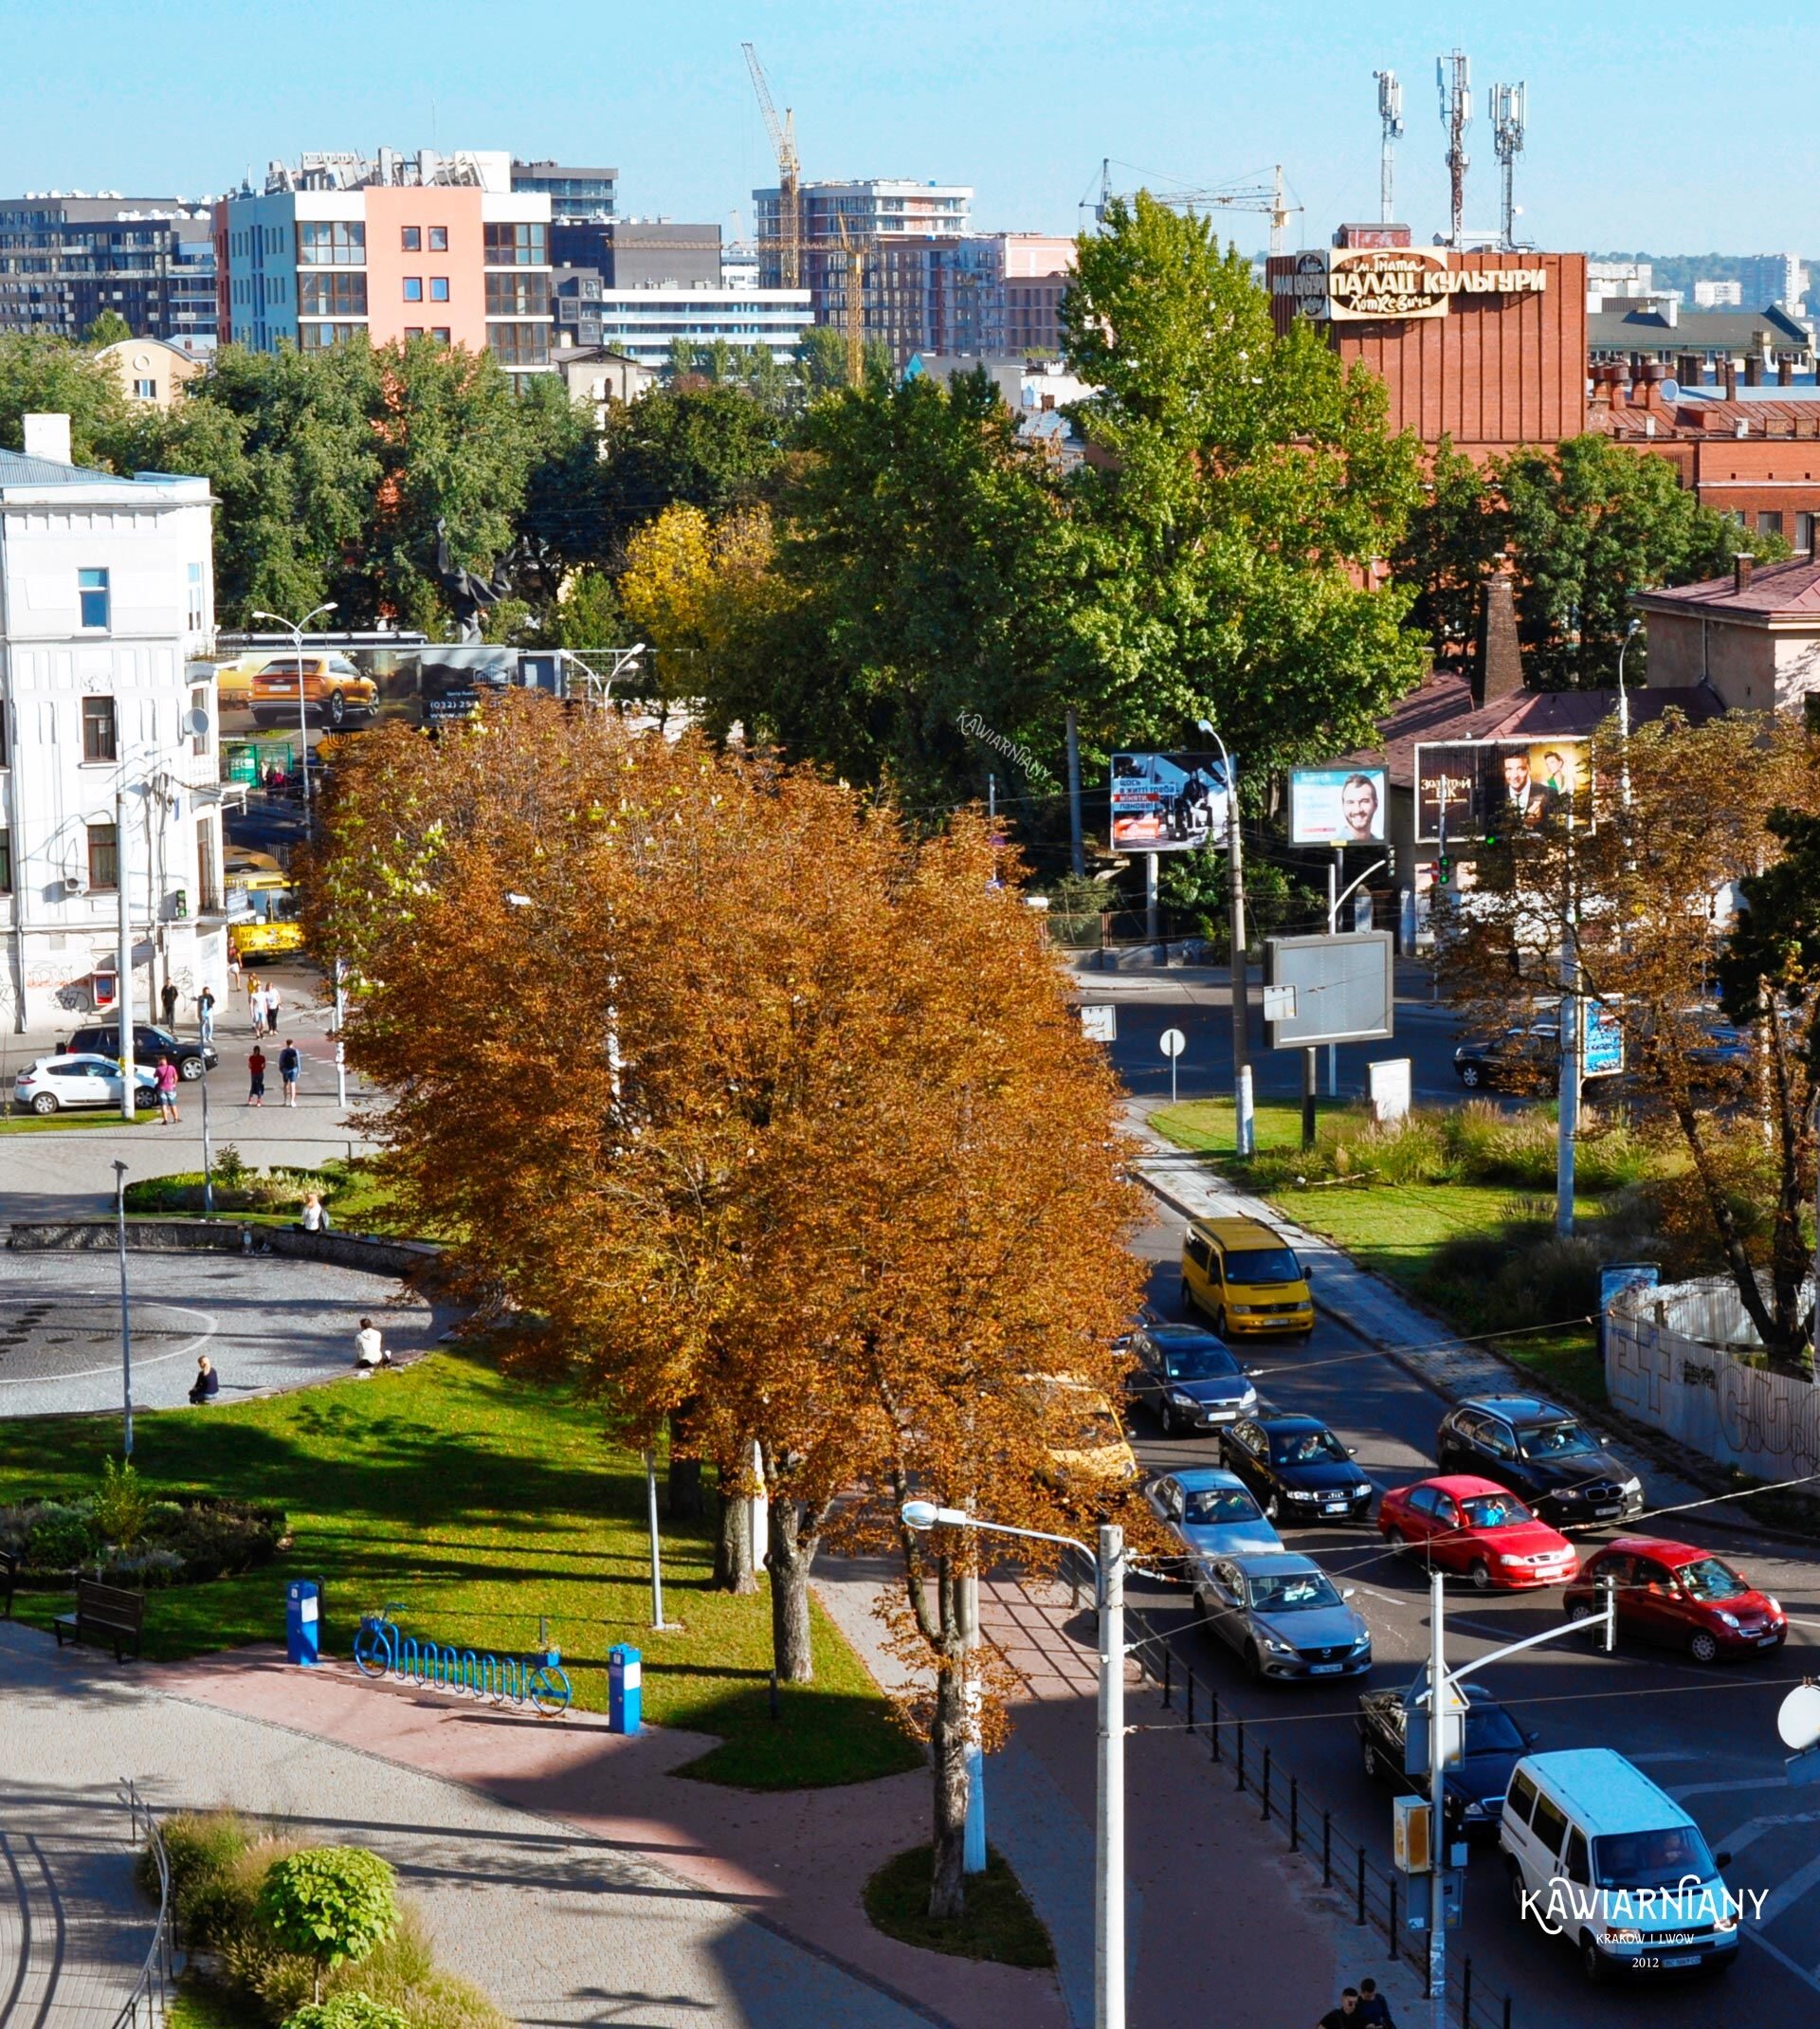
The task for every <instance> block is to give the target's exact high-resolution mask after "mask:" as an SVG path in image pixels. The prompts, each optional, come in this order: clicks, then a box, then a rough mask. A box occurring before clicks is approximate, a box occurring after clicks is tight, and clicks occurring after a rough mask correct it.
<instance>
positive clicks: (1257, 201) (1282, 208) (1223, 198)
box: [1093, 157, 1301, 254]
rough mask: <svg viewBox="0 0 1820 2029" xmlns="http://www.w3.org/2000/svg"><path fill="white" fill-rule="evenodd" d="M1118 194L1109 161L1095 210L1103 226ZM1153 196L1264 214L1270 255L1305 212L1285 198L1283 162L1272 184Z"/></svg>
mask: <svg viewBox="0 0 1820 2029" xmlns="http://www.w3.org/2000/svg"><path fill="white" fill-rule="evenodd" d="M1131 167H1133V165H1132V164H1131V163H1129V162H1121V163H1120V164H1119V168H1121V169H1130V168H1131ZM1140 174H1141V172H1140ZM1114 194H1115V193H1114V191H1113V188H1112V162H1111V159H1110V157H1107V158H1104V159H1102V160H1101V164H1100V201H1099V203H1098V204H1097V205H1095V206H1094V208H1093V215H1094V217H1095V218H1096V219H1097V220H1098V221H1099V223H1100V224H1101V225H1102V226H1103V225H1104V224H1105V222H1106V210H1107V207H1108V206H1110V205H1111V203H1112V201H1113V197H1114ZM1150 194H1151V196H1153V197H1154V198H1155V199H1156V202H1157V203H1158V204H1166V205H1169V206H1171V207H1173V208H1176V209H1180V210H1189V211H1193V210H1199V209H1200V208H1201V207H1202V206H1205V207H1207V208H1208V209H1209V210H1226V211H1257V212H1261V213H1262V214H1263V215H1264V216H1265V218H1267V219H1268V220H1269V221H1270V251H1271V252H1272V253H1273V254H1276V253H1282V252H1283V228H1285V227H1286V226H1287V225H1288V223H1289V217H1290V214H1291V213H1292V212H1295V211H1300V210H1301V206H1300V205H1299V204H1290V203H1288V202H1287V201H1286V200H1285V198H1284V196H1283V164H1282V163H1281V162H1279V163H1278V164H1277V165H1276V167H1275V169H1274V170H1273V171H1272V172H1271V176H1270V181H1269V182H1268V183H1226V184H1221V185H1220V186H1218V187H1217V188H1216V189H1213V190H1205V191H1152V192H1150Z"/></svg>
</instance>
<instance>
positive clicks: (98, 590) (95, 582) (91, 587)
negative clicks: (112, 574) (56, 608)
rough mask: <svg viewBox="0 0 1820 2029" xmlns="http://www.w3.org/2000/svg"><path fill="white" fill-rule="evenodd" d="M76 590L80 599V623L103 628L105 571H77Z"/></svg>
mask: <svg viewBox="0 0 1820 2029" xmlns="http://www.w3.org/2000/svg"><path fill="white" fill-rule="evenodd" d="M76 590H77V595H78V597H79V598H80V599H81V600H82V625H83V626H84V627H102V628H104V627H105V626H106V625H107V573H106V572H105V571H78V572H77V574H76Z"/></svg>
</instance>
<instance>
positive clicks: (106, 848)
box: [84, 824, 120, 891]
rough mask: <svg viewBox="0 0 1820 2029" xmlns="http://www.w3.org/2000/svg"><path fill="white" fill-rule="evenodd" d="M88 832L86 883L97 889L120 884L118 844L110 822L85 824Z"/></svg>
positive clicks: (114, 886)
mask: <svg viewBox="0 0 1820 2029" xmlns="http://www.w3.org/2000/svg"><path fill="white" fill-rule="evenodd" d="M84 829H85V830H86V831H87V832H88V885H89V887H92V888H94V889H96V890H97V891H102V890H106V889H111V888H116V887H118V886H119V885H120V844H119V837H118V833H117V832H115V830H114V827H113V826H112V825H111V824H91V825H88V826H85V827H84Z"/></svg>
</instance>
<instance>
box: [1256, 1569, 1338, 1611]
mask: <svg viewBox="0 0 1820 2029" xmlns="http://www.w3.org/2000/svg"><path fill="white" fill-rule="evenodd" d="M1251 1604H1252V1605H1253V1606H1254V1607H1255V1608H1256V1609H1257V1611H1258V1612H1259V1613H1261V1614H1293V1613H1300V1612H1301V1610H1302V1608H1303V1607H1308V1606H1338V1604H1339V1595H1338V1593H1337V1592H1336V1591H1335V1590H1334V1588H1333V1586H1332V1585H1330V1584H1329V1583H1328V1581H1327V1580H1326V1578H1325V1577H1324V1576H1323V1575H1322V1574H1321V1573H1320V1572H1319V1571H1294V1572H1290V1573H1288V1574H1286V1575H1285V1576H1283V1577H1282V1578H1254V1579H1252V1581H1251Z"/></svg>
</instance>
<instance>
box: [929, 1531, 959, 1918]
mask: <svg viewBox="0 0 1820 2029" xmlns="http://www.w3.org/2000/svg"><path fill="white" fill-rule="evenodd" d="M940 1590H941V1632H942V1637H943V1638H942V1647H943V1649H944V1650H945V1651H946V1652H947V1653H946V1654H944V1655H943V1657H942V1659H941V1666H940V1668H939V1670H938V1671H937V1676H936V1702H935V1710H934V1712H933V1713H932V1715H931V1718H930V1724H929V1758H930V1762H931V1764H933V1769H934V1774H935V1783H936V1789H935V1823H934V1834H935V1836H934V1837H933V1839H932V1841H931V1844H932V1846H933V1848H934V1855H935V1864H934V1866H933V1867H932V1868H931V1870H930V1876H929V1914H930V1916H931V1917H932V1918H933V1919H935V1920H936V1921H937V1922H941V1921H944V1920H949V1919H953V1918H956V1917H958V1916H960V1915H961V1914H962V1913H963V1912H964V1910H965V1908H966V1894H967V1886H966V1875H965V1874H963V1873H962V1871H961V1870H962V1866H963V1863H964V1862H965V1859H966V1855H967V1741H968V1726H967V1677H966V1664H965V1660H964V1651H963V1647H962V1637H961V1635H960V1630H959V1628H958V1626H957V1625H956V1619H955V1602H954V1590H955V1580H954V1579H953V1577H952V1576H951V1574H950V1572H949V1568H948V1563H947V1560H946V1559H944V1560H943V1561H942V1566H941V1578H940Z"/></svg>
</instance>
